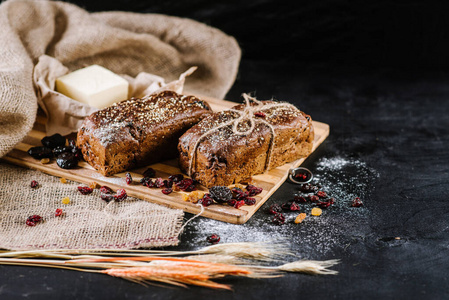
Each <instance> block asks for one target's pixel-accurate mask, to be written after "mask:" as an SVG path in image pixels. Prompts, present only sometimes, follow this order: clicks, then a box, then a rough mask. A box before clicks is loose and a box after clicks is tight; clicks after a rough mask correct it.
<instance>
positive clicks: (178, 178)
mask: <svg viewBox="0 0 449 300" xmlns="http://www.w3.org/2000/svg"><path fill="white" fill-rule="evenodd" d="M183 179H184V175H182V174H174V175H170V176H168V180H170V181H172V182H174V183H176V182H180V181H181V180H183Z"/></svg>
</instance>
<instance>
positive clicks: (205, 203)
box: [198, 194, 214, 207]
mask: <svg viewBox="0 0 449 300" xmlns="http://www.w3.org/2000/svg"><path fill="white" fill-rule="evenodd" d="M198 203H199V204H201V205H203V206H204V207H206V206H209V205H211V204H212V203H214V200H213V199H212V198H211V197H210V195H209V194H205V195H204V196H203V198H201V199H200V200H199V201H198Z"/></svg>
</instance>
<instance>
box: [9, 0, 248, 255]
mask: <svg viewBox="0 0 449 300" xmlns="http://www.w3.org/2000/svg"><path fill="white" fill-rule="evenodd" d="M0 47H1V48H0V49H1V51H0V157H2V156H4V155H5V154H6V153H8V152H9V151H10V150H11V149H12V148H13V147H14V146H15V145H16V144H17V143H19V142H20V141H21V140H22V139H23V138H24V137H25V136H26V135H27V133H28V132H29V131H30V130H31V128H32V125H33V123H34V121H35V118H36V112H37V96H36V91H35V87H34V85H33V70H34V67H35V65H36V64H37V62H38V60H39V57H41V56H43V55H47V56H50V57H53V58H55V59H57V60H58V61H59V62H61V63H62V64H63V65H64V66H66V67H68V69H69V70H71V71H72V70H76V69H79V68H81V67H85V66H87V65H91V64H98V65H102V66H104V67H106V68H108V69H110V70H111V71H113V72H115V73H117V74H126V75H128V76H131V77H135V76H136V75H137V74H139V73H141V72H147V73H151V74H155V75H158V76H160V77H162V78H164V79H165V80H166V81H167V82H170V81H173V80H176V79H177V78H178V76H179V75H180V74H181V73H182V72H184V71H186V70H187V69H189V68H190V67H192V66H197V67H198V70H197V71H196V72H195V73H194V74H193V75H191V76H190V77H189V79H188V80H187V81H186V85H185V89H186V90H188V91H189V92H192V93H198V94H203V95H207V96H212V97H217V98H222V97H224V95H225V93H226V92H227V91H228V90H229V88H230V87H231V85H232V84H233V82H234V80H235V77H236V74H237V70H238V64H239V60H240V49H239V47H238V45H237V43H236V41H235V40H234V39H233V38H232V37H230V36H227V35H225V34H224V33H222V32H221V31H219V30H217V29H214V28H211V27H209V26H206V25H204V24H201V23H198V22H195V21H192V20H188V19H182V18H177V17H169V16H164V15H157V14H137V13H128V12H101V13H88V12H86V11H85V10H83V9H81V8H79V7H77V6H75V5H72V4H69V3H63V2H50V1H25V0H16V1H14V0H13V1H6V2H3V3H2V4H1V5H0ZM31 180H37V181H39V183H40V188H38V189H36V190H34V189H31V188H30V187H29V184H30V181H31ZM76 186H78V184H76V183H69V184H61V183H59V179H58V178H55V177H52V176H47V175H44V174H41V173H39V172H37V171H30V170H25V169H21V168H18V167H14V166H10V165H8V164H5V163H0V223H1V227H0V247H2V248H8V249H33V248H73V249H75V248H98V247H113V248H131V247H139V246H145V247H153V246H166V245H175V244H177V243H178V235H179V232H180V228H181V224H182V219H183V213H182V211H179V210H171V209H167V208H163V207H159V206H157V205H153V204H150V203H147V202H145V201H139V200H136V199H129V198H128V200H127V201H125V202H122V203H113V205H110V206H107V207H106V204H105V203H104V202H102V201H101V200H99V199H98V195H97V197H95V195H88V196H84V195H81V194H80V193H78V192H77V191H76ZM66 196H68V197H70V198H71V200H72V202H71V204H69V205H65V206H64V205H62V204H61V199H62V198H63V197H66ZM62 206H63V207H62ZM56 208H63V209H64V210H65V211H66V214H65V216H64V217H63V218H55V217H54V216H53V215H54V210H55V209H56ZM32 214H40V215H42V217H44V219H45V222H43V223H40V224H38V225H37V226H35V227H29V226H26V225H25V220H26V218H27V217H28V216H29V215H32ZM52 216H53V217H52Z"/></svg>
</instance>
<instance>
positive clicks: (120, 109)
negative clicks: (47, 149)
mask: <svg viewBox="0 0 449 300" xmlns="http://www.w3.org/2000/svg"><path fill="white" fill-rule="evenodd" d="M211 113H212V111H211V109H210V107H209V105H208V104H207V103H206V102H204V101H202V100H200V99H198V98H197V97H195V96H184V95H179V94H177V93H175V92H172V91H164V92H161V93H159V94H154V95H151V96H147V97H144V98H142V99H135V98H131V99H129V100H125V101H123V102H120V103H116V104H114V105H112V106H109V107H107V108H104V109H102V110H99V111H97V112H95V113H93V114H92V115H90V116H89V117H87V118H86V119H85V120H84V122H83V124H82V126H81V128H80V129H79V130H78V136H77V142H76V143H77V146H78V147H79V148H81V151H82V153H83V157H84V159H85V160H86V161H87V162H88V163H89V164H90V165H92V166H93V167H94V168H95V169H96V170H98V171H99V172H100V173H101V174H103V175H105V176H110V175H113V174H115V173H119V172H123V171H125V170H128V169H131V168H134V167H140V166H145V165H147V164H151V163H155V162H158V161H161V160H164V159H168V158H175V157H176V156H177V154H178V151H177V145H178V139H179V137H180V136H181V135H182V134H183V133H184V132H185V131H186V130H187V129H189V128H190V127H192V126H193V125H195V124H196V123H198V122H199V121H200V120H201V119H203V118H204V117H206V116H208V115H209V114H211Z"/></svg>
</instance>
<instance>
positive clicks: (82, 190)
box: [78, 186, 94, 195]
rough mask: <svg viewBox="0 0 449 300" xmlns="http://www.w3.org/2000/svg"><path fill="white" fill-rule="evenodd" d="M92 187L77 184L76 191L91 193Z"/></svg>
mask: <svg viewBox="0 0 449 300" xmlns="http://www.w3.org/2000/svg"><path fill="white" fill-rule="evenodd" d="M93 190H94V189H92V188H90V187H88V186H79V187H78V191H79V192H80V193H81V194H83V195H88V194H90V193H92V191H93Z"/></svg>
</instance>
